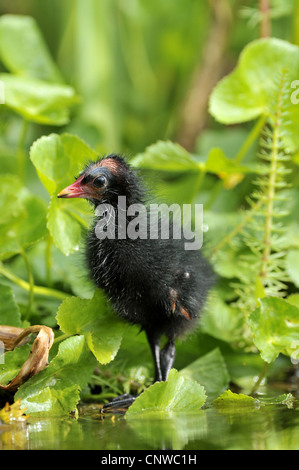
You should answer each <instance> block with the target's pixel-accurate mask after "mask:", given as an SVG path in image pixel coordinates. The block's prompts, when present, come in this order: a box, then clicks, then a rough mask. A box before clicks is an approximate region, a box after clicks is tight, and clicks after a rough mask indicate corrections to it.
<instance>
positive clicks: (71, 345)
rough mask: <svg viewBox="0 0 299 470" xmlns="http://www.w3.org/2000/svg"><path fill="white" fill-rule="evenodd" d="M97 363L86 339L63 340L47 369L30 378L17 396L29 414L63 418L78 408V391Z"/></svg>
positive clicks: (86, 381) (75, 337) (84, 384)
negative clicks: (62, 416)
mask: <svg viewBox="0 0 299 470" xmlns="http://www.w3.org/2000/svg"><path fill="white" fill-rule="evenodd" d="M94 367H95V360H93V356H92V354H91V353H90V351H89V350H88V349H87V347H86V344H85V339H84V336H73V337H71V338H68V339H66V340H65V341H63V342H62V343H61V344H60V346H59V349H58V353H57V355H56V356H55V357H54V359H52V361H51V362H50V364H49V365H48V367H46V368H45V369H44V370H42V371H41V372H39V373H38V374H36V375H35V376H34V377H31V378H30V379H29V380H28V381H27V382H26V383H25V384H23V385H22V386H21V387H20V388H19V390H18V392H17V393H16V395H15V398H16V399H18V398H20V399H21V403H22V407H25V408H26V412H28V414H30V415H34V416H36V415H39V416H61V415H65V414H68V413H70V412H71V411H72V410H74V409H75V408H76V405H77V404H78V401H79V398H80V396H79V391H80V389H81V388H82V387H84V386H86V385H87V383H88V380H89V379H90V376H91V374H92V371H93V369H94Z"/></svg>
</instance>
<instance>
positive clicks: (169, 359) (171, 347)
mask: <svg viewBox="0 0 299 470" xmlns="http://www.w3.org/2000/svg"><path fill="white" fill-rule="evenodd" d="M174 360H175V343H174V342H173V341H171V340H169V341H168V343H167V344H166V345H165V346H164V348H163V349H162V351H161V353H160V364H161V374H162V379H161V380H163V381H166V380H167V379H168V374H169V372H170V369H171V368H172V366H173V363H174Z"/></svg>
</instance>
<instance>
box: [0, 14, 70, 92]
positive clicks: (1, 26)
mask: <svg viewBox="0 0 299 470" xmlns="http://www.w3.org/2000/svg"><path fill="white" fill-rule="evenodd" d="M0 57H1V60H2V62H3V64H4V65H5V67H6V68H7V69H8V70H9V71H10V72H12V73H15V74H17V75H21V76H24V77H33V78H38V79H41V80H46V81H49V82H56V83H61V82H63V80H62V77H61V74H60V72H59V70H58V69H57V67H56V64H55V62H54V61H53V59H52V58H51V56H50V53H49V50H48V48H47V46H46V43H45V41H44V39H43V37H42V35H41V32H40V30H39V28H38V26H37V24H36V21H35V20H34V18H32V17H30V16H23V15H22V16H21V15H20V16H18V15H3V16H2V17H1V18H0Z"/></svg>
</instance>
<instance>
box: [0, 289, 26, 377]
mask: <svg viewBox="0 0 299 470" xmlns="http://www.w3.org/2000/svg"><path fill="white" fill-rule="evenodd" d="M0 325H10V326H17V327H18V326H21V313H20V310H19V307H18V306H17V303H16V300H15V297H14V294H13V290H12V288H11V287H9V286H5V285H1V284H0ZM0 381H1V380H0Z"/></svg>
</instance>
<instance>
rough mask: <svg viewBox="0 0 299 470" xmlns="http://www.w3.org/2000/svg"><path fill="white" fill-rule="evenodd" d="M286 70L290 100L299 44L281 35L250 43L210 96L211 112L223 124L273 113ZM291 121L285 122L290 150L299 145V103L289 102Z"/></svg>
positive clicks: (297, 71)
mask: <svg viewBox="0 0 299 470" xmlns="http://www.w3.org/2000/svg"><path fill="white" fill-rule="evenodd" d="M284 72H286V80H287V89H288V90H289V99H288V103H291V99H292V93H293V92H294V90H293V89H292V88H291V83H292V82H293V81H294V80H297V79H298V76H299V47H298V46H295V45H293V44H290V43H289V42H287V41H282V40H280V39H275V38H270V39H260V40H257V41H253V42H252V43H250V44H248V45H247V46H246V47H245V48H244V50H243V52H242V53H241V55H240V58H239V62H238V64H237V67H236V68H235V70H234V71H233V72H232V73H231V74H229V75H228V76H227V77H225V78H224V79H222V80H221V81H220V82H219V83H218V85H217V86H216V87H215V89H214V91H213V93H212V95H211V98H210V112H211V114H212V116H214V118H215V119H217V121H219V122H221V123H223V124H236V123H242V122H246V121H250V120H252V119H255V118H257V117H258V116H260V115H265V116H270V115H271V113H272V112H273V109H272V107H273V102H274V101H275V98H276V97H277V94H278V90H279V80H280V77H281V76H282V73H284ZM288 111H289V116H288V119H287V121H288V123H287V124H286V123H283V124H282V128H283V130H286V131H290V133H288V134H286V136H285V141H286V143H287V145H288V147H289V148H290V150H295V149H296V148H297V147H298V146H299V136H298V132H297V131H296V129H297V128H298V125H299V108H298V106H294V105H293V106H289V109H288Z"/></svg>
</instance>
